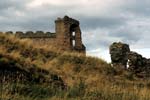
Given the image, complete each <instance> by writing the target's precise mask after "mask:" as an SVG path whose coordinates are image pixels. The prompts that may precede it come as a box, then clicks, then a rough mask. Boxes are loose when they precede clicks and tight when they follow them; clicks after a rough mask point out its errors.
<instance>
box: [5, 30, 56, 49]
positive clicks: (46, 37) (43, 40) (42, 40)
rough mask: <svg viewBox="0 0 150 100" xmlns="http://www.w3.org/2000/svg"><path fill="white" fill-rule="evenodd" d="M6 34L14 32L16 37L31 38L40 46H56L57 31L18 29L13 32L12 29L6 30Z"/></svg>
mask: <svg viewBox="0 0 150 100" xmlns="http://www.w3.org/2000/svg"><path fill="white" fill-rule="evenodd" d="M5 34H14V35H15V36H16V37H19V38H21V39H31V40H32V41H33V43H34V44H35V45H39V46H44V45H47V46H54V47H56V33H50V32H46V33H44V32H43V31H37V32H32V31H28V32H21V31H17V32H15V33H13V32H12V31H9V32H6V33H5Z"/></svg>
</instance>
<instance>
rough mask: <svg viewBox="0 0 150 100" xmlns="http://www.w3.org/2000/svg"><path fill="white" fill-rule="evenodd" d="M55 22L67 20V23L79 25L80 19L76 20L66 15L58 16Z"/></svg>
mask: <svg viewBox="0 0 150 100" xmlns="http://www.w3.org/2000/svg"><path fill="white" fill-rule="evenodd" d="M55 22H65V23H69V24H70V25H72V24H75V25H79V21H78V20H75V19H73V18H70V17H68V16H64V18H57V20H55Z"/></svg>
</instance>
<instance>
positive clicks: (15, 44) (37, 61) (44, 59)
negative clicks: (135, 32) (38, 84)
mask: <svg viewBox="0 0 150 100" xmlns="http://www.w3.org/2000/svg"><path fill="white" fill-rule="evenodd" d="M47 54H49V55H48V56H47ZM0 55H5V56H10V57H11V58H13V59H17V60H18V61H20V62H21V61H22V63H26V64H32V65H37V66H36V67H39V68H42V69H45V70H47V71H49V72H52V73H56V74H57V75H59V76H61V78H62V79H63V80H64V82H65V84H66V85H67V86H68V90H67V91H65V93H64V91H63V92H61V93H60V94H61V95H62V97H60V96H58V95H53V96H48V97H46V98H42V100H150V96H149V92H150V90H149V88H150V81H149V79H139V78H136V77H134V76H133V78H132V76H131V75H130V73H128V72H126V71H121V72H117V71H116V70H115V69H114V68H112V67H111V66H110V64H108V63H106V62H105V61H104V60H102V59H100V58H95V57H89V56H85V55H82V54H79V53H68V52H64V53H61V52H60V50H56V49H55V48H54V47H47V46H42V47H41V46H38V45H36V46H35V45H34V43H33V42H32V41H31V40H29V39H23V40H20V39H18V38H16V37H14V36H11V35H10V36H6V35H4V34H0ZM31 88H32V87H31ZM34 89H35V90H36V89H37V88H34ZM45 91H46V92H48V91H49V90H45ZM34 93H35V94H36V92H34ZM60 94H59V95H60ZM3 96H4V97H6V96H8V97H11V96H15V98H16V99H13V100H18V98H23V99H22V100H39V99H38V96H37V98H36V99H34V98H33V97H27V96H22V95H19V94H16V95H11V94H7V93H4V95H3Z"/></svg>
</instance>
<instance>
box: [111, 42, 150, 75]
mask: <svg viewBox="0 0 150 100" xmlns="http://www.w3.org/2000/svg"><path fill="white" fill-rule="evenodd" d="M110 55H111V61H112V65H113V67H116V68H118V69H119V68H122V67H124V68H126V67H127V66H128V68H126V69H128V71H130V72H132V73H134V74H136V75H137V76H138V77H150V73H149V72H150V59H147V58H145V57H142V55H140V54H138V53H136V52H133V51H130V48H129V45H127V44H124V43H121V42H119V43H116V42H115V43H113V44H112V45H111V46H110Z"/></svg>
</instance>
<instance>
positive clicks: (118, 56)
mask: <svg viewBox="0 0 150 100" xmlns="http://www.w3.org/2000/svg"><path fill="white" fill-rule="evenodd" d="M109 49H110V55H111V61H112V65H113V66H114V67H117V66H121V67H122V68H126V67H127V66H126V65H127V61H128V57H127V53H129V52H130V48H129V45H127V44H124V43H121V42H119V43H116V42H115V43H113V44H112V45H111V46H110V48H109Z"/></svg>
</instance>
